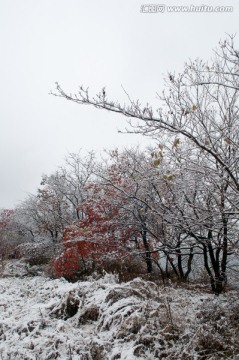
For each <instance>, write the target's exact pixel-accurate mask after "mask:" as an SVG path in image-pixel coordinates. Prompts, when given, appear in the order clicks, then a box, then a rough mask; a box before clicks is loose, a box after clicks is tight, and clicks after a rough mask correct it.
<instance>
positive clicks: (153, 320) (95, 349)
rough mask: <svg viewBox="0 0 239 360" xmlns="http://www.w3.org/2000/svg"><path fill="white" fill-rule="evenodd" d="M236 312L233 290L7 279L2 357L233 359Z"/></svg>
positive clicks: (237, 343)
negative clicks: (221, 292)
mask: <svg viewBox="0 0 239 360" xmlns="http://www.w3.org/2000/svg"><path fill="white" fill-rule="evenodd" d="M5 275H6V274H5ZM8 275H9V274H8ZM238 309H239V302H238V294H237V293H236V292H235V291H231V292H228V293H227V294H226V295H222V296H220V297H215V296H214V295H212V294H210V293H206V292H203V291H201V290H199V289H198V288H195V289H193V288H191V289H183V288H175V287H174V286H171V287H159V286H158V285H156V284H155V283H152V282H147V281H144V280H142V279H139V278H137V279H134V280H133V281H130V282H128V283H121V284H119V283H118V282H117V279H116V278H115V277H114V276H113V275H109V274H106V275H105V277H104V278H101V279H99V280H93V279H89V280H88V281H85V282H77V283H74V284H72V283H68V282H67V281H65V280H64V279H58V280H51V279H49V278H46V277H44V276H35V277H15V276H12V277H11V276H6V277H2V278H0V359H4V360H7V359H11V360H13V359H14V360H15V359H16V360H17V359H25V360H30V359H31V360H33V359H34V360H36V359H41V360H47V359H62V360H71V359H72V360H77V359H78V360H91V359H94V360H104V359H110V360H113V359H128V360H133V359H163V358H165V359H236V358H237V354H238V353H239V336H238V320H239V313H238Z"/></svg>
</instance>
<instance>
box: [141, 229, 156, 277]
mask: <svg viewBox="0 0 239 360" xmlns="http://www.w3.org/2000/svg"><path fill="white" fill-rule="evenodd" d="M141 234H142V239H143V244H144V248H145V261H146V265H147V272H148V273H151V272H152V271H153V264H152V258H151V252H150V248H149V243H148V240H147V228H146V226H145V225H143V229H142V231H141Z"/></svg>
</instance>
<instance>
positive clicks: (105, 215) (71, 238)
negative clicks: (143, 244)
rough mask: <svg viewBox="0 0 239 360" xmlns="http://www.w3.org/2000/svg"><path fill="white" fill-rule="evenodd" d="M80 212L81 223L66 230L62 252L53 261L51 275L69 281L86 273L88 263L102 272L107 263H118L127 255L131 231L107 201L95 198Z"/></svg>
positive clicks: (102, 198)
mask: <svg viewBox="0 0 239 360" xmlns="http://www.w3.org/2000/svg"><path fill="white" fill-rule="evenodd" d="M103 195H105V194H103ZM107 195H108V194H107ZM80 211H81V213H82V214H83V217H82V219H81V220H80V221H78V222H77V223H75V224H73V225H71V226H68V227H66V229H65V230H64V233H63V238H62V244H63V251H62V253H61V254H60V256H59V257H58V258H57V259H55V260H53V272H54V274H55V276H57V277H59V276H65V277H67V278H70V277H72V276H74V275H75V274H76V273H81V272H83V271H85V270H87V262H88V263H89V262H90V264H91V266H92V264H93V265H94V266H97V267H98V268H101V269H102V268H103V267H104V261H106V260H107V259H110V260H112V259H114V258H117V259H118V261H120V259H122V258H123V257H124V256H125V255H126V254H127V253H128V250H127V246H126V245H127V243H128V240H129V239H130V238H131V237H132V235H133V233H134V229H133V227H132V226H130V225H127V226H125V224H124V220H125V219H123V218H122V214H121V213H120V208H118V207H116V206H114V205H112V203H111V201H110V200H109V198H108V197H105V196H97V197H96V196H94V197H93V198H91V199H90V200H88V201H87V202H85V203H84V204H83V205H82V206H81V207H80ZM122 220H123V221H122Z"/></svg>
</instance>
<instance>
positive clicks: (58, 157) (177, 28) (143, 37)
mask: <svg viewBox="0 0 239 360" xmlns="http://www.w3.org/2000/svg"><path fill="white" fill-rule="evenodd" d="M162 3H164V4H165V2H162ZM162 3H161V2H160V4H162ZM142 4H147V2H145V3H144V2H142V1H138V0H130V1H129V0H104V1H99V0H90V1H86V0H0V46H1V56H0V79H1V87H0V98H1V103H0V104H1V108H0V111H1V113H0V121H1V126H0V167H1V177H0V208H10V207H14V206H15V205H17V204H19V203H20V201H21V200H23V199H24V198H25V197H26V195H27V193H34V192H35V191H36V188H37V187H38V185H39V183H40V180H41V175H42V174H43V173H46V174H50V173H51V172H53V171H54V170H56V169H57V167H58V166H60V165H61V164H62V163H63V160H64V157H65V156H66V155H67V153H69V152H77V151H78V150H79V149H80V148H81V149H86V150H90V149H95V150H96V151H97V152H99V151H100V150H102V149H104V148H113V147H116V146H118V147H120V148H122V147H124V146H127V145H134V144H137V143H141V144H143V145H147V144H148V143H149V140H147V141H146V140H145V138H142V137H139V136H136V135H122V134H118V133H117V129H124V127H125V126H126V120H125V119H124V118H123V117H121V116H119V115H114V114H110V113H106V112H104V111H100V110H96V109H93V108H90V107H88V106H80V105H77V104H74V103H71V102H69V101H66V100H64V99H60V98H56V97H53V96H50V95H49V92H50V90H54V87H55V82H56V81H58V82H59V83H60V84H61V86H62V87H63V88H64V89H65V90H67V91H70V92H76V91H77V89H78V86H79V85H83V84H84V85H86V86H89V87H90V88H91V90H92V92H93V93H94V92H98V91H99V90H101V89H102V87H103V86H106V89H107V93H108V95H109V97H112V98H113V99H120V100H122V101H126V99H125V98H124V94H123V91H122V88H121V85H123V86H124V88H125V89H127V91H128V93H129V94H130V95H131V97H132V98H139V99H140V100H142V102H151V103H153V104H155V102H156V95H155V94H156V92H157V91H159V92H160V91H161V90H162V88H163V77H164V76H163V75H164V74H166V73H167V71H176V72H177V71H180V70H181V69H182V66H183V64H184V62H185V61H186V60H187V59H188V58H192V59H194V58H196V57H202V58H204V59H209V58H210V57H211V56H212V48H215V46H216V45H217V43H218V41H219V40H220V39H224V38H225V34H226V33H228V34H233V33H236V32H237V31H238V24H239V2H238V0H230V1H228V0H227V1H226V0H224V1H221V2H220V3H218V1H216V0H215V1H207V2H206V3H204V5H212V6H216V5H222V6H223V5H231V6H233V12H229V13H227V12H223V13H215V12H210V13H205V12H200V13H192V12H191V13H183V12H180V13H169V12H167V11H165V12H164V13H154V14H150V13H142V12H140V8H141V5H142ZM166 4H167V5H191V4H193V5H195V6H196V5H198V6H199V5H201V1H197V0H195V1H191V0H190V1H188V0H185V1H177V0H175V1H170V2H167V3H166ZM236 42H237V44H238V43H239V34H238V37H237V39H236Z"/></svg>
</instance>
